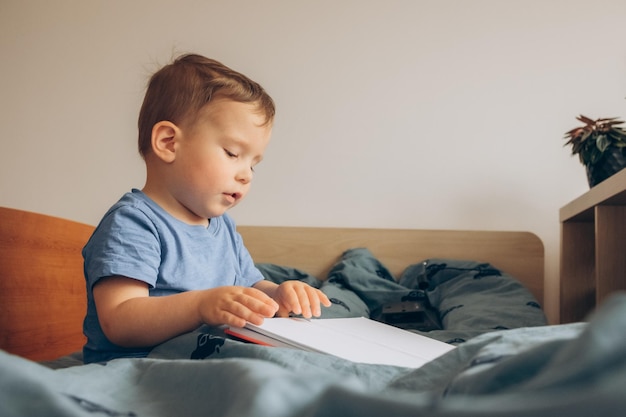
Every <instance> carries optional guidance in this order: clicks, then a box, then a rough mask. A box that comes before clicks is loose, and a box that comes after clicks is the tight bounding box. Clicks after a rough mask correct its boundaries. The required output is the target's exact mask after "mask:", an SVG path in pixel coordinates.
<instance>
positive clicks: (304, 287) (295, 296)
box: [253, 280, 331, 318]
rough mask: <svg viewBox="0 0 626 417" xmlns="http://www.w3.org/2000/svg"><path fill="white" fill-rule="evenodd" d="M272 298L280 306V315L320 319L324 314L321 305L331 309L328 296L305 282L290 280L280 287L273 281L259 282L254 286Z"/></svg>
mask: <svg viewBox="0 0 626 417" xmlns="http://www.w3.org/2000/svg"><path fill="white" fill-rule="evenodd" d="M253 287H254V288H256V289H259V290H261V291H263V292H264V293H265V294H267V295H269V296H270V297H272V298H273V299H274V300H276V302H277V303H278V305H279V308H278V315H279V316H287V315H288V314H289V313H294V314H301V315H302V316H303V317H306V318H310V317H312V316H315V317H319V316H320V315H321V314H322V311H321V308H320V304H322V305H324V306H326V307H330V306H331V303H330V300H329V299H328V297H327V296H326V294H324V293H323V292H321V291H320V290H318V289H317V288H314V287H311V286H310V285H308V284H305V283H304V282H301V281H297V280H290V281H285V282H283V283H281V284H280V285H278V284H276V283H274V282H271V281H266V280H263V281H259V282H257V283H256V284H254V286H253Z"/></svg>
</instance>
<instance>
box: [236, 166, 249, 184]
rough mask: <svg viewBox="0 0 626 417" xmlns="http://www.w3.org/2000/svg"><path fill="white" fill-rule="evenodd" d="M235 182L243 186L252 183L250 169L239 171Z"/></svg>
mask: <svg viewBox="0 0 626 417" xmlns="http://www.w3.org/2000/svg"><path fill="white" fill-rule="evenodd" d="M237 181H239V182H241V183H243V184H248V183H249V182H250V181H252V168H250V167H245V168H242V169H240V170H239V171H238V172H237Z"/></svg>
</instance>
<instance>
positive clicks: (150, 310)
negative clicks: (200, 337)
mask: <svg viewBox="0 0 626 417" xmlns="http://www.w3.org/2000/svg"><path fill="white" fill-rule="evenodd" d="M93 296H94V300H95V303H96V308H97V310H98V319H99V321H100V325H101V327H102V330H103V332H104V334H105V335H106V336H107V338H108V339H109V340H110V341H111V342H112V343H115V344H117V345H119V346H124V347H138V346H154V345H157V344H159V343H162V342H164V341H166V340H168V339H171V338H172V337H174V336H178V335H180V334H182V333H186V332H189V331H192V330H194V329H195V328H197V327H198V326H200V325H201V324H203V323H206V324H209V325H222V324H228V325H231V326H236V327H243V326H244V325H245V323H246V321H249V322H251V323H254V324H261V323H262V322H263V318H264V317H272V316H274V315H275V314H276V312H277V311H278V304H277V303H276V302H275V301H274V300H272V299H271V298H270V297H269V296H268V295H266V294H265V293H263V292H262V291H259V290H258V289H255V288H248V287H238V286H225V287H217V288H212V289H208V290H197V291H187V292H183V293H179V294H174V295H167V296H161V297H150V296H149V293H148V285H147V284H146V283H144V282H141V281H138V280H134V279H131V278H126V277H109V278H103V279H101V280H100V281H98V282H97V283H96V284H95V286H94V288H93Z"/></svg>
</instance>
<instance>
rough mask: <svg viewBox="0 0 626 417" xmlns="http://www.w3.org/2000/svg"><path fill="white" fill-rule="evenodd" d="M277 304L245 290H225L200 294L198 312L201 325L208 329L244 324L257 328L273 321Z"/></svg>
mask: <svg viewBox="0 0 626 417" xmlns="http://www.w3.org/2000/svg"><path fill="white" fill-rule="evenodd" d="M278 307H279V306H278V304H277V303H276V301H274V300H273V299H272V298H271V297H269V296H268V295H267V294H265V293H264V292H263V291H260V290H257V289H255V288H249V287H239V286H225V287H217V288H213V289H210V290H205V291H202V300H201V301H200V305H199V309H200V316H201V318H202V321H203V322H204V323H206V324H209V325H222V324H226V325H229V326H234V327H243V326H245V324H246V321H249V322H250V323H252V324H257V325H260V324H262V323H263V319H264V318H266V317H273V316H274V315H275V314H276V312H277V311H278Z"/></svg>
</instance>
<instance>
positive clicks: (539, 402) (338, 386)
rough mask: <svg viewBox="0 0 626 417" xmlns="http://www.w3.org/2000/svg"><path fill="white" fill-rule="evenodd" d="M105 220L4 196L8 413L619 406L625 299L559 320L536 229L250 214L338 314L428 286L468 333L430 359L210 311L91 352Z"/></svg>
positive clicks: (256, 241) (271, 266)
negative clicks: (157, 340) (376, 361)
mask: <svg viewBox="0 0 626 417" xmlns="http://www.w3.org/2000/svg"><path fill="white" fill-rule="evenodd" d="M92 230H93V226H90V225H85V224H81V223H78V222H74V221H71V220H67V219H61V218H56V217H51V216H46V215H42V214H38V213H31V212H27V211H23V210H16V209H10V208H0V349H1V351H0V415H29V416H31V415H67V416H87V415H91V416H93V415H109V416H143V415H146V416H161V415H163V416H166V415H167V416H171V415H177V416H201V415H211V416H289V417H291V416H318V415H319V416H322V415H324V416H334V415H342V416H345V415H359V416H377V415H385V416H387V415H393V416H404V415H407V416H408V415H411V416H419V415H429V416H439V415H441V416H444V415H445V416H478V415H480V416H489V415H519V416H541V415H561V414H565V413H567V414H569V415H570V416H572V415H573V416H583V415H584V416H588V415H618V414H619V415H621V414H622V412H623V410H624V407H625V406H626V398H624V397H625V396H624V395H623V394H622V391H623V386H624V382H626V353H625V352H626V336H625V335H626V300H625V297H624V296H622V295H620V294H618V295H616V296H614V297H612V298H611V299H609V300H607V302H606V303H605V304H604V305H602V306H600V308H599V309H598V311H596V312H595V313H594V314H593V315H592V316H591V317H590V318H589V320H588V321H587V322H581V323H572V324H567V325H552V326H550V325H547V323H546V322H545V316H544V315H543V312H542V311H541V304H542V302H543V270H544V258H543V256H544V254H543V246H542V243H541V241H540V240H539V239H538V238H537V237H536V236H535V235H533V234H532V233H528V232H504V231H455V230H399V229H354V228H310V227H261V226H245V227H244V226H240V227H239V231H240V233H241V234H242V236H243V237H244V241H245V243H246V246H247V247H248V249H249V250H250V253H251V254H252V255H253V258H254V259H255V261H256V262H257V264H258V266H259V269H261V271H262V272H263V274H264V275H265V277H266V279H270V280H274V281H275V282H280V281H282V280H285V279H300V280H305V281H306V282H308V283H310V284H311V285H315V286H317V287H319V288H320V289H322V290H323V291H325V292H326V293H327V294H329V296H331V297H332V299H333V300H335V301H334V302H333V305H332V306H331V307H330V308H328V309H326V310H325V313H324V315H325V317H328V318H331V317H346V316H360V315H370V316H372V317H373V316H375V315H376V314H378V313H380V308H381V306H382V305H384V304H385V303H388V302H390V301H393V300H396V299H397V298H399V297H407V296H410V295H411V294H413V293H415V292H416V291H418V290H419V291H420V292H421V293H426V294H427V295H428V299H429V301H430V302H431V304H432V305H433V308H435V309H436V310H437V311H438V313H439V315H440V317H441V323H442V328H441V329H438V330H432V331H421V330H414V331H416V332H421V333H422V334H424V335H427V336H428V337H432V338H435V339H438V340H440V341H444V342H446V343H450V344H453V345H455V346H456V349H453V350H452V351H450V352H449V353H446V354H444V355H443V356H441V357H439V358H437V359H435V360H433V361H431V362H429V363H427V364H426V365H424V366H422V367H420V368H417V369H411V368H401V367H394V366H386V365H371V364H361V363H355V362H350V361H347V360H344V359H340V358H336V357H333V356H330V355H323V354H319V353H312V352H304V351H300V350H295V349H287V348H272V347H266V346H258V345H254V344H248V343H242V342H240V341H237V340H233V339H231V338H228V337H226V336H225V335H224V333H223V329H221V328H210V327H208V326H204V327H202V328H200V329H198V330H197V331H194V332H191V333H188V334H184V335H181V336H179V337H176V338H174V339H172V340H170V341H167V342H165V343H163V344H162V345H159V346H157V347H155V348H154V349H153V351H152V353H151V354H150V355H149V357H147V358H142V359H117V360H114V361H110V362H108V363H105V364H89V365H84V364H82V363H81V361H80V353H79V352H80V350H81V348H82V345H83V343H84V338H83V336H82V319H83V315H84V312H85V288H84V280H83V277H82V258H81V255H80V250H81V248H82V246H83V245H84V243H85V242H86V240H87V238H88V237H89V235H90V233H91V231H92Z"/></svg>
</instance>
